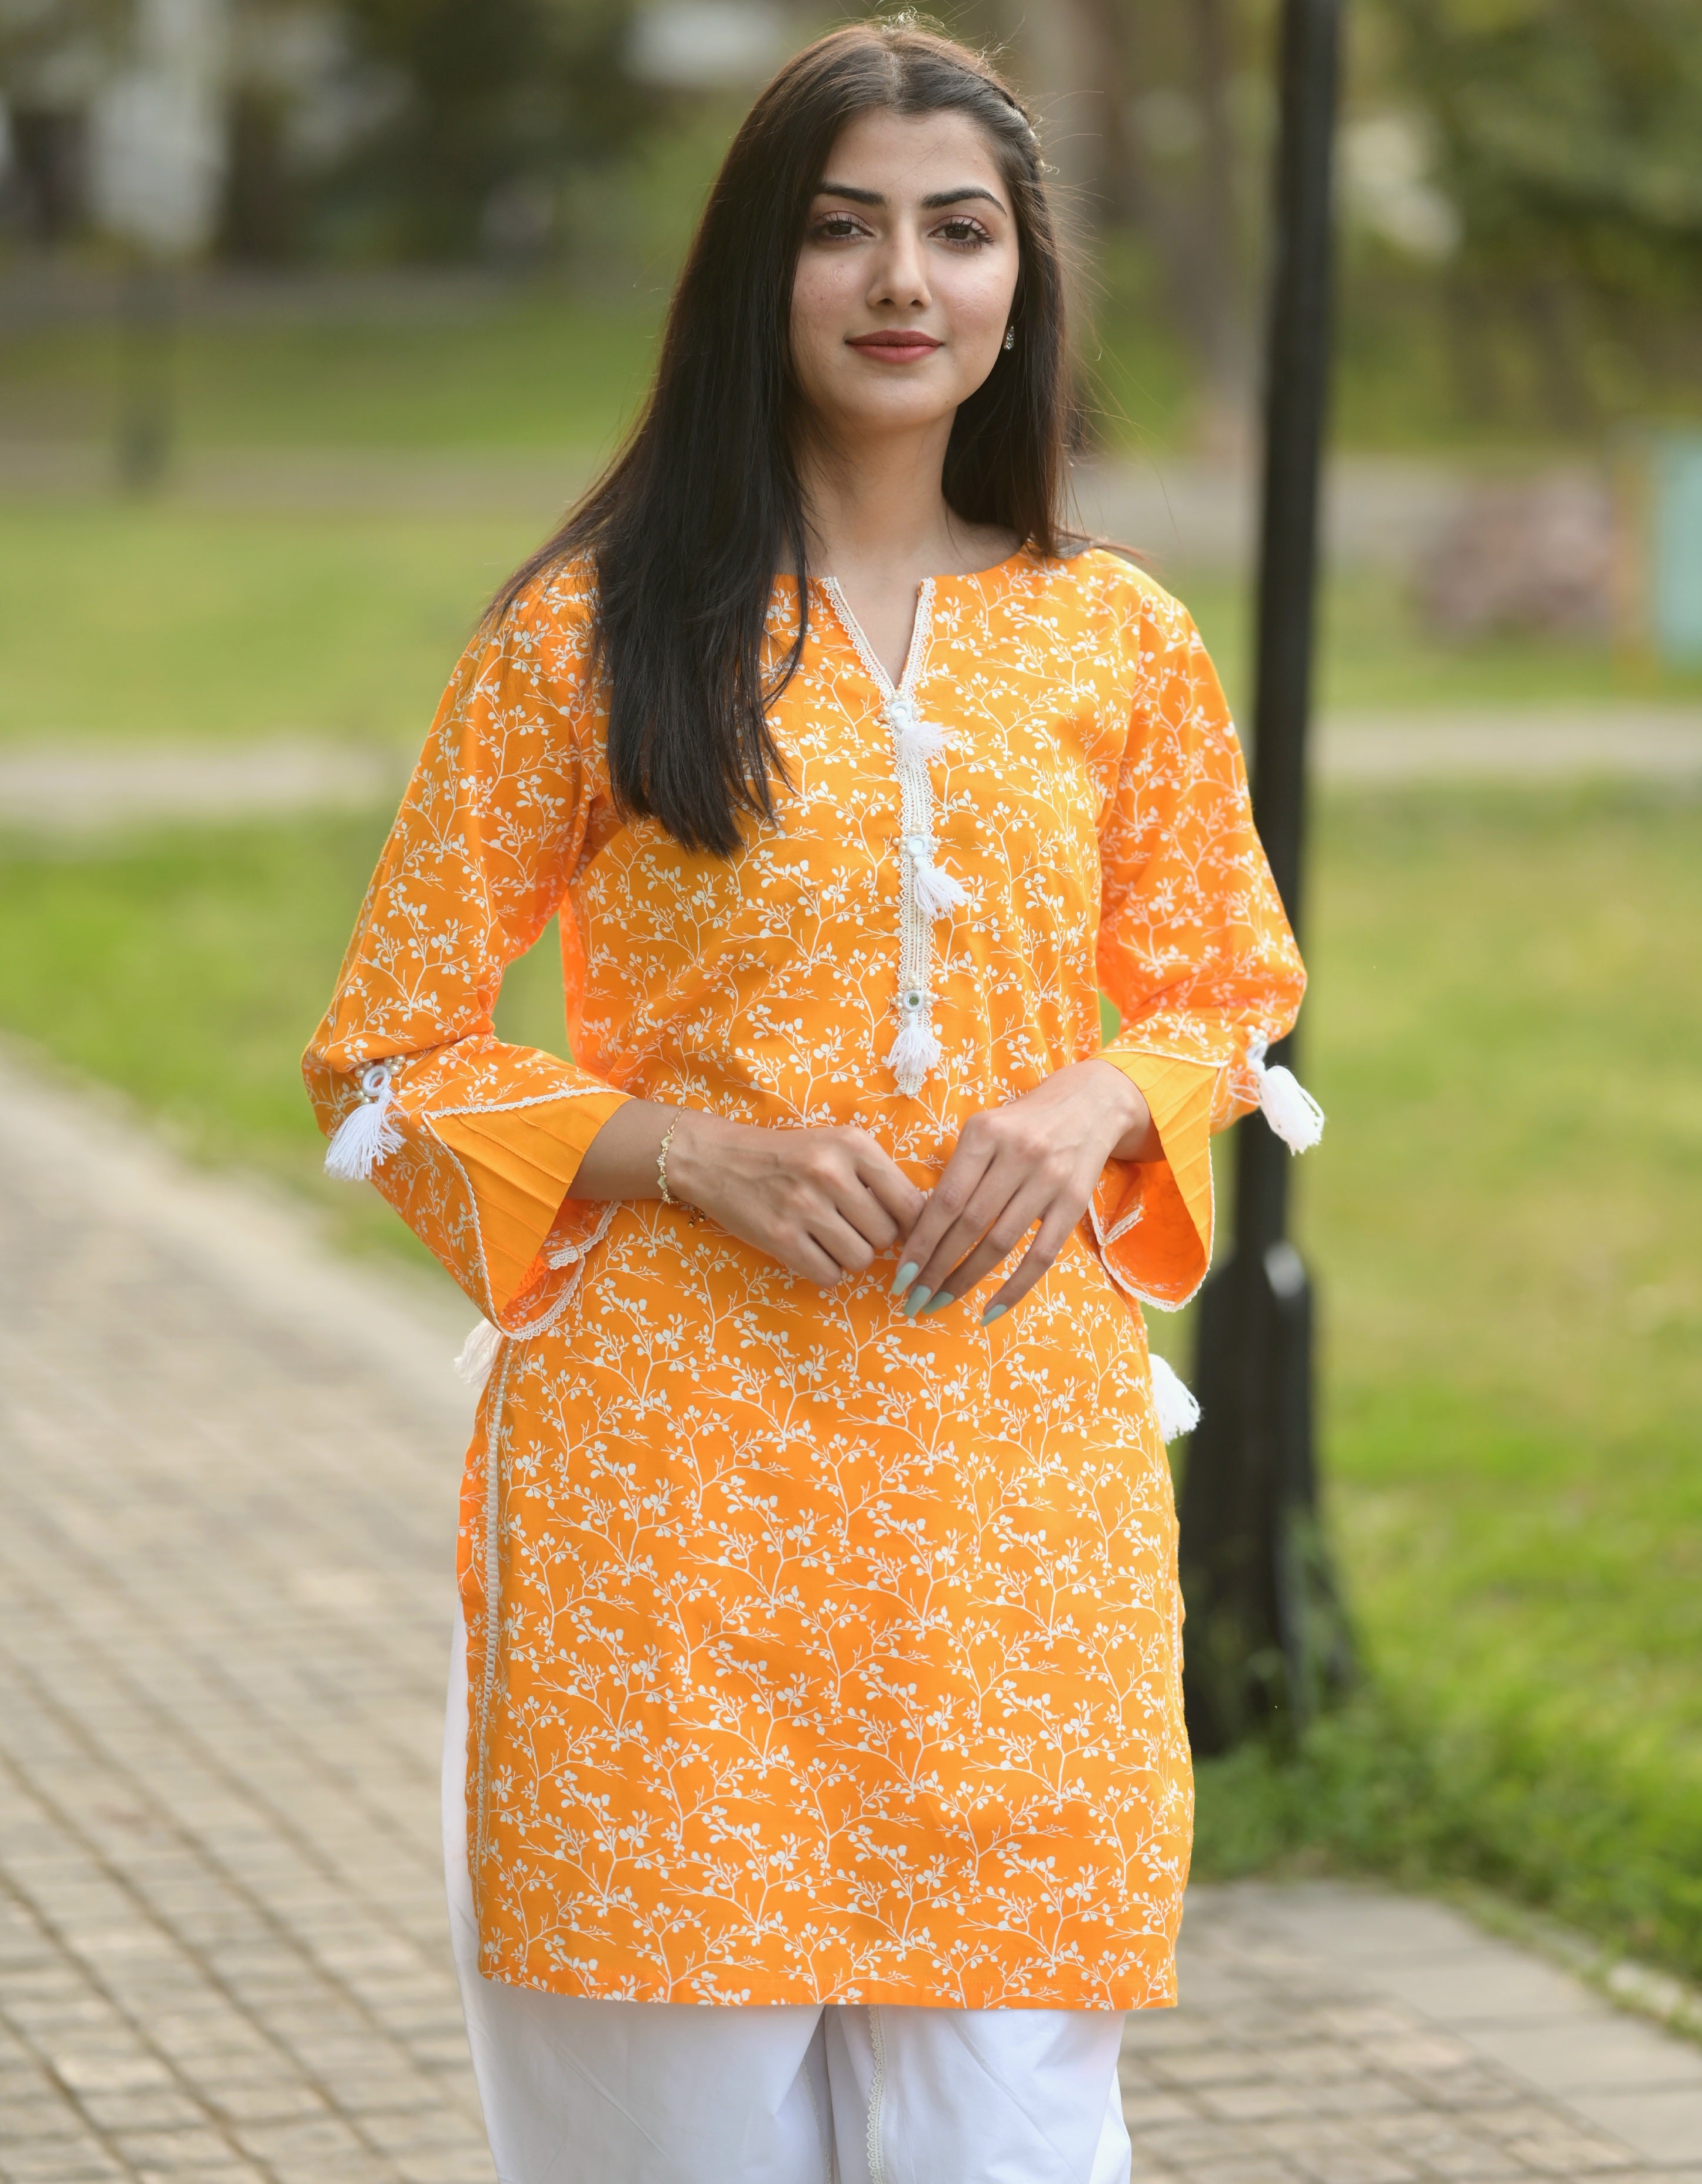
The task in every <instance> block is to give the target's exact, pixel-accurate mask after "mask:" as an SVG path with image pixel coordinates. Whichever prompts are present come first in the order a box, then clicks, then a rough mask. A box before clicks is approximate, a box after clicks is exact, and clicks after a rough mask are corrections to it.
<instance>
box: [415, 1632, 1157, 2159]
mask: <svg viewBox="0 0 1702 2184" xmlns="http://www.w3.org/2000/svg"><path fill="white" fill-rule="evenodd" d="M466 1730H467V1670H466V1630H465V1629H464V1628H463V1627H462V1625H461V1624H460V1619H459V1617H458V1618H457V1620H456V1635H455V1653H454V1659H453V1663H452V1666H451V1670H450V1676H449V1713H448V1719H447V1721H446V1724H445V1729H444V1869H445V1872H446V1874H447V1876H448V1881H449V1926H450V1932H451V1936H452V1938H453V1940H454V1943H455V1971H456V1974H457V1975H458V1976H459V1978H460V1988H461V2007H462V2009H464V2010H465V2012H466V2023H467V2039H468V2042H469V2043H470V2044H471V2046H472V2060H473V2071H474V2074H475V2075H476V2076H477V2080H478V2090H479V2098H480V2100H481V2101H482V2102H483V2106H484V2120H485V2129H486V2130H487V2131H488V2133H489V2135H490V2147H491V2153H492V2154H493V2156H494V2159H495V2162H496V2168H497V2174H498V2176H499V2178H500V2179H501V2184H1129V2169H1130V2145H1129V2133H1128V2131H1127V2130H1126V2129H1125V2128H1124V2121H1123V2104H1122V2100H1121V2098H1120V2095H1119V2088H1118V2083H1117V2051H1118V2047H1119V2042H1120V2040H1121V2036H1122V2031H1123V2015H1122V2013H1121V2011H1119V2010H1110V2009H923V2008H904V2007H896V2006H889V2005H882V2006H880V2007H873V2006H865V2005H862V2004H854V2003H845V2004H829V2005H827V2006H823V2005H822V2004H821V2003H768V2004H762V2005H756V2006H750V2007H745V2008H739V2007H722V2006H716V2005H708V2006H704V2005H700V2004H698V2003H672V2002H585V2001H581V2000H579V1999H578V1998H577V1997H573V1996H571V1995H561V1994H548V1993H544V1992H542V1991H541V1990H539V1989H538V1988H534V1987H519V1986H508V1985H507V1984H506V1983H505V1982H504V1981H500V1980H488V1979H485V1978H484V1977H483V1976H482V1975H481V1974H480V1972H479V1970H478V1928H477V1922H476V1921H475V1919H474V1917H473V1905H472V1880H471V1879H470V1877H469V1875H468V1872H467V1855H466Z"/></svg>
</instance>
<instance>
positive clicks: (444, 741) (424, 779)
mask: <svg viewBox="0 0 1702 2184" xmlns="http://www.w3.org/2000/svg"><path fill="white" fill-rule="evenodd" d="M589 621H590V617H589V604H588V603H587V601H586V599H584V598H583V597H579V596H576V595H575V593H574V590H573V586H572V580H571V578H569V577H557V578H555V579H554V580H549V579H544V580H539V581H537V582H534V584H533V586H532V587H531V588H530V589H529V590H528V591H527V592H526V593H522V596H521V598H520V599H519V600H517V601H516V604H514V605H513V606H512V607H511V609H510V610H508V612H507V614H506V615H505V616H504V617H503V618H502V620H501V621H500V623H499V625H498V626H496V627H487V628H486V629H484V630H483V631H482V632H480V634H479V635H478V636H477V638H475V639H474V641H473V643H472V644H471V645H470V646H469V647H468V649H467V650H466V653H465V655H463V656H462V659H461V660H460V665H459V666H458V667H457V668H456V670H455V674H454V676H453V677H452V678H451V680H450V682H449V688H448V689H447V690H446V691H445V692H444V698H443V701H442V703H441V705H439V706H438V712H437V716H436V719H435V720H434V721H433V723H432V731H431V733H430V735H429V737H428V738H427V742H426V745H425V749H424V751H423V752H422V754H421V758H420V761H419V764H418V766H417V767H416V770H415V772H414V776H413V779H412V781H411V782H410V784H409V788H408V791H407V794H406V795H405V798H404V799H403V802H402V806H401V810H400V811H399V814H398V816H397V819H396V823H395V826H394V827H393V829H392V832H391V834H390V838H389V840H388V843H387V844H385V848H384V852H383V855H382V857H381V859H380V860H379V863H378V868H377V872H375V873H374V875H373V877H372V882H371V886H370V887H369V888H368V889H367V892H366V901H365V903H364V905H362V908H361V911H360V921H359V922H358V924H357V925H356V927H355V930H354V939H352V940H351V941H350V943H349V952H348V954H347V956H345V958H344V960H343V969H342V972H341V974H340V975H339V977H338V982H337V989H336V991H335V993H334V995H332V1001H331V1006H330V1007H329V1008H328V1009H327V1011H326V1015H325V1018H324V1021H323V1022H321V1025H320V1027H319V1029H318V1030H317V1031H316V1032H315V1034H314V1037H313V1041H312V1044H311V1045H310V1047H309V1048H308V1050H307V1053H306V1055H305V1056H304V1060H303V1075H304V1078H305V1080H306V1084H307V1088H308V1092H309V1095H310V1098H311V1100H312V1101H313V1104H314V1107H315V1112H316V1113H317V1115H318V1118H319V1123H320V1127H321V1129H322V1130H323V1131H325V1132H326V1134H327V1135H328V1136H330V1137H331V1139H332V1145H331V1151H330V1152H329V1154H328V1155H327V1156H326V1167H327V1169H328V1170H329V1172H330V1173H332V1174H340V1175H343V1176H345V1177H348V1178H360V1177H363V1176H370V1178H371V1181H372V1182H373V1183H374V1184H377V1187H378V1189H379V1190H380V1191H382V1194H383V1195H384V1196H385V1197H386V1198H387V1199H388V1201H390V1203H391V1205H392V1206H394V1207H395V1209H396V1211H397V1212H399V1214H400V1215H401V1216H402V1218H403V1219H404V1220H405V1222H407V1223H408V1225H409V1226H410V1228H411V1229H413V1230H414V1231H415V1233H416V1234H417V1235H418V1236H419V1237H420V1238H421V1240H422V1241H423V1242H424V1243H426V1244H427V1245H428V1246H429V1248H430V1249H431V1250H432V1251H433V1252H435V1254H436V1255H437V1256H438V1258H439V1259H440V1260H441V1261H442V1262H443V1263H444V1266H445V1267H447V1268H448V1269H449V1272H450V1273H451V1274H453V1275H454V1277H455V1279H456V1281H458V1282H459V1283H460V1285H461V1287H462V1288H463V1289H464V1290H466V1293H467V1295H468V1296H469V1297H471V1298H472V1301H473V1302H474V1303H475V1304H476V1305H477V1307H478V1308H479V1310H480V1312H483V1314H484V1316H485V1318H487V1319H488V1320H489V1321H490V1322H491V1323H493V1324H494V1326H496V1327H497V1328H499V1329H501V1330H502V1332H503V1333H505V1334H527V1333H533V1332H535V1331H536V1330H537V1329H539V1328H540V1327H542V1326H544V1325H546V1324H547V1323H548V1322H549V1321H550V1319H551V1318H553V1317H554V1316H555V1313H556V1312H559V1311H560V1309H561V1307H562V1305H563V1304H565V1302H566V1299H567V1296H568V1295H569V1294H570V1292H571V1290H572V1284H573V1281H574V1279H576V1277H577V1274H578V1267H579V1264H580V1262H582V1260H583V1256H584V1254H585V1253H586V1251H589V1248H590V1246H591V1245H592V1244H594V1242H595V1241H596V1240H597V1238H598V1237H599V1236H600V1234H602V1232H603V1230H604V1229H605V1228H606V1227H607V1225H608V1223H609V1220H610V1218H611V1214H612V1212H613V1207H612V1206H608V1205H599V1204H594V1203H589V1202H586V1201H576V1200H574V1199H572V1198H571V1197H570V1196H569V1195H568V1193H569V1191H570V1190H571V1189H572V1182H573V1178H574V1174H575V1173H576V1171H577V1170H578V1166H579V1163H580V1161H581V1160H582V1159H583V1156H584V1154H585V1152H586V1151H587V1149H588V1147H589V1145H590V1143H591V1140H592V1139H593V1138H594V1136H595V1135H596V1134H597V1132H598V1131H599V1130H600V1128H601V1127H602V1125H603V1124H604V1123H605V1122H606V1121H607V1120H608V1118H609V1117H610V1116H611V1114H613V1112H615V1110H616V1109H617V1107H618V1106H620V1105H621V1104H622V1100H625V1099H626V1098H627V1097H628V1095H627V1094H626V1093H624V1092H622V1091H620V1090H619V1089H617V1088H616V1087H615V1086H614V1085H612V1084H610V1083H609V1082H607V1081H606V1080H605V1079H604V1078H600V1077H598V1076H596V1075H594V1074H593V1073H592V1072H590V1071H589V1070H587V1069H583V1068H580V1067H578V1066H577V1065H576V1064H575V1063H573V1062H572V1061H561V1060H560V1059H558V1058H557V1057H556V1056H554V1055H550V1054H545V1053H542V1052H540V1051H539V1050H537V1049H535V1048H533V1047H522V1046H511V1045H507V1044H506V1043H505V1042H504V1041H503V1040H501V1039H498V1038H497V1037H496V1035H495V1033H494V1029H493V1027H492V1012H493V1011H494V1008H495V1006H496V999H497V995H498V993H499V991H500V989H501V986H502V980H503V974H504V972H505V970H506V969H507V967H508V966H509V965H510V964H511V962H513V961H514V960H515V958H516V956H521V955H522V954H524V952H525V951H526V950H527V949H528V948H529V947H530V946H531V945H532V944H533V941H534V940H536V939H537V938H538V936H539V933H541V932H542V931H543V929H544V926H545V925H546V924H547V922H549V920H550V917H552V916H553V915H554V913H555V909H556V907H557V905H558V904H559V903H560V902H561V899H562V896H563V894H564V892H565V890H566V885H567V882H568V880H569V878H570V877H571V876H572V872H573V871H574V868H575V866H576V865H577V864H578V860H579V857H580V855H581V853H582V850H583V846H584V843H585V838H586V831H587V826H588V823H589V818H590V814H591V806H592V802H593V798H594V783H595V780H596V772H595V767H594V760H593V759H592V758H591V757H590V756H589V749H590V737H589V733H588V727H589V723H590V722H591V721H593V720H594V718H595V717H597V709H596V706H595V703H594V699H593V696H592V694H591V676H590V663H589V636H590V628H589ZM563 952H564V967H565V972H566V977H567V978H568V981H569V990H568V992H567V995H566V1001H567V1010H566V1014H567V1023H568V1028H569V1039H570V1041H571V1040H572V1038H573V1036H574V1034H575V1033H576V1031H577V1029H578V1020H579V1013H580V1005H581V1001H582V998H583V996H582V993H581V991H580V990H579V987H578V984H576V983H575V981H576V979H578V980H583V968H582V967H581V965H580V961H579V951H578V950H575V949H572V948H568V949H566V950H564V951H563Z"/></svg>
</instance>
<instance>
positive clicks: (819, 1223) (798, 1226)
mask: <svg viewBox="0 0 1702 2184" xmlns="http://www.w3.org/2000/svg"><path fill="white" fill-rule="evenodd" d="M677 1112H678V1117H679V1119H678V1125H677V1127H676V1128H675V1130H674V1134H673V1137H672V1140H671V1141H670V1143H669V1145H668V1150H667V1187H668V1190H669V1191H670V1192H671V1194H672V1195H673V1196H674V1197H675V1198H678V1199H679V1200H681V1201H683V1202H684V1204H685V1205H687V1206H696V1207H698V1208H699V1210H700V1212H704V1213H706V1214H708V1215H709V1217H710V1218H711V1220H712V1221H714V1222H715V1223H717V1226H718V1227H720V1228H723V1229H726V1230H727V1231H728V1234H731V1235H734V1236H738V1237H739V1238H741V1239H742V1240H744V1242H745V1243H747V1244H754V1245H756V1249H757V1250H758V1251H766V1252H767V1254H768V1256H770V1257H771V1258H773V1259H778V1261H779V1262H780V1264H781V1265H782V1266H783V1267H785V1268H789V1269H790V1272H791V1273H795V1274H799V1275H801V1276H802V1277H803V1279H805V1280H806V1281H812V1282H818V1283H819V1284H821V1286H822V1287H823V1289H831V1288H832V1287H833V1285H834V1283H835V1282H837V1281H839V1280H840V1279H842V1278H843V1277H844V1276H845V1275H846V1274H860V1273H863V1272H864V1271H865V1269H866V1268H868V1267H869V1266H870V1265H872V1264H873V1262H874V1260H875V1259H877V1258H878V1257H879V1256H880V1254H881V1253H882V1252H883V1251H890V1250H891V1248H892V1246H893V1245H895V1244H896V1243H898V1242H899V1241H900V1240H901V1239H902V1238H903V1237H905V1236H907V1235H908V1234H909V1233H910V1230H911V1228H912V1225H913V1224H914V1223H915V1221H916V1219H917V1217H918V1215H919V1214H920V1213H921V1212H922V1209H923V1207H924V1205H925V1204H926V1203H927V1200H926V1197H925V1195H924V1193H923V1192H922V1191H921V1190H918V1187H917V1186H916V1184H913V1183H912V1182H911V1180H910V1179H909V1178H908V1177H907V1175H906V1174H905V1173H904V1172H903V1170H902V1169H901V1168H900V1167H898V1165H897V1163H896V1162H895V1161H894V1160H893V1159H892V1158H891V1157H890V1155H888V1154H887V1153H884V1152H883V1151H882V1150H881V1148H880V1147H879V1145H877V1144H876V1143H875V1141H874V1139H873V1138H872V1137H870V1136H869V1135H868V1133H867V1132H866V1131H863V1130H851V1129H818V1130H789V1129H766V1128H760V1127H758V1126H756V1125H754V1124H751V1123H729V1122H726V1121H724V1120H723V1118H722V1117H720V1116H718V1115H710V1114H706V1113H705V1112H703V1111H702V1109H701V1108H697V1107H687V1108H684V1109H680V1110H676V1109H674V1108H672V1107H669V1106H662V1105H661V1104H660V1103H658V1102H656V1101H652V1100H628V1102H627V1104H626V1105H625V1106H622V1107H618V1108H617V1109H616V1111H615V1112H614V1113H613V1114H612V1115H611V1117H610V1118H609V1120H608V1121H607V1122H606V1123H604V1125H603V1127H602V1128H601V1129H600V1130H599V1131H598V1133H597V1134H596V1136H595V1137H594V1139H592V1140H591V1143H590V1145H589V1147H588V1149H587V1151H586V1153H585V1157H584V1159H583V1161H582V1162H580V1164H579V1172H578V1174H577V1175H576V1176H575V1177H574V1178H573V1190H572V1195H573V1196H574V1197H576V1198H655V1197H656V1196H657V1195H658V1193H657V1190H656V1149H657V1146H658V1145H660V1143H661V1136H662V1133H663V1131H664V1130H665V1129H666V1128H667V1126H668V1124H669V1123H671V1122H672V1121H673V1119H674V1117H675V1114H676V1113H677Z"/></svg>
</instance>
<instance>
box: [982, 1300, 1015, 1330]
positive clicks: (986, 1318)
mask: <svg viewBox="0 0 1702 2184" xmlns="http://www.w3.org/2000/svg"><path fill="white" fill-rule="evenodd" d="M1009 1310H1010V1307H1009V1305H1007V1304H990V1305H989V1306H988V1307H987V1309H986V1310H985V1312H983V1313H982V1314H981V1324H982V1326H983V1327H991V1325H992V1323H993V1322H994V1321H995V1320H996V1319H997V1318H999V1317H1000V1316H1001V1315H1002V1313H1004V1312H1008V1311H1009Z"/></svg>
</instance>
